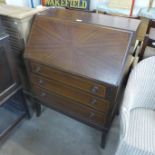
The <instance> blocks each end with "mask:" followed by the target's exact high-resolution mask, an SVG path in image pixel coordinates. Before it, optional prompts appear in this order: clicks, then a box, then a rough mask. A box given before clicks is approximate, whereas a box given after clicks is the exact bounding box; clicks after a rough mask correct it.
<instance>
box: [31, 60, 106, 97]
mask: <svg viewBox="0 0 155 155" xmlns="http://www.w3.org/2000/svg"><path fill="white" fill-rule="evenodd" d="M30 66H31V71H32V72H33V73H37V74H39V75H42V76H45V77H48V78H50V79H54V80H57V81H60V82H62V83H64V84H67V85H70V86H73V87H76V88H79V89H83V90H84V91H87V92H89V93H91V94H94V95H98V96H100V97H104V98H105V96H106V87H105V86H103V85H102V84H99V83H97V82H94V81H91V80H89V79H84V78H81V77H77V76H74V75H72V74H68V73H66V72H62V71H60V70H57V69H54V68H51V67H47V66H44V65H40V64H37V63H30Z"/></svg>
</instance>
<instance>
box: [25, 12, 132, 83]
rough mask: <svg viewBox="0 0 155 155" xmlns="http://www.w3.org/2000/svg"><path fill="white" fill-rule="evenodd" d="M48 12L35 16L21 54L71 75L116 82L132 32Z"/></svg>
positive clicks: (129, 44)
mask: <svg viewBox="0 0 155 155" xmlns="http://www.w3.org/2000/svg"><path fill="white" fill-rule="evenodd" d="M61 11H62V10H61ZM61 11H60V14H61V13H62V12H61ZM63 12H65V10H63ZM73 12H75V11H73ZM69 13H70V15H72V11H69V12H68V11H67V14H68V16H69ZM47 14H48V15H47ZM57 14H58V12H57ZM77 14H79V12H78V13H77ZM82 14H83V16H84V13H82ZM86 14H87V13H86ZM49 16H50V12H44V15H38V16H36V18H35V20H34V23H33V26H32V31H31V34H30V37H29V41H28V44H27V47H26V50H25V53H24V57H25V58H26V59H31V60H33V61H37V62H39V63H41V64H45V65H48V66H51V67H54V68H57V69H60V70H63V71H66V72H69V73H72V74H75V75H79V76H83V77H87V78H90V79H94V80H97V81H100V82H104V83H108V84H112V85H117V84H118V81H119V78H120V76H121V73H122V70H123V67H124V64H125V60H126V57H127V55H128V53H129V48H130V46H131V40H132V37H133V33H132V32H131V31H124V30H120V29H114V28H109V27H105V26H98V25H96V24H95V25H94V24H85V23H83V22H72V21H69V20H66V19H65V20H61V19H60V18H57V16H58V15H56V16H55V18H49ZM51 16H54V15H51ZM64 16H65V15H64ZM86 16H87V15H86ZM64 18H66V17H64ZM106 18H107V17H106ZM110 18H111V16H110ZM85 19H87V18H85Z"/></svg>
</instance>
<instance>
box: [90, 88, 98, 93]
mask: <svg viewBox="0 0 155 155" xmlns="http://www.w3.org/2000/svg"><path fill="white" fill-rule="evenodd" d="M98 90H99V87H98V86H94V87H93V88H92V90H91V92H92V93H94V94H96V93H97V92H98Z"/></svg>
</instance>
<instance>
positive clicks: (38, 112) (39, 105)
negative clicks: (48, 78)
mask: <svg viewBox="0 0 155 155" xmlns="http://www.w3.org/2000/svg"><path fill="white" fill-rule="evenodd" d="M35 107H36V116H37V117H39V116H40V115H41V104H39V103H35Z"/></svg>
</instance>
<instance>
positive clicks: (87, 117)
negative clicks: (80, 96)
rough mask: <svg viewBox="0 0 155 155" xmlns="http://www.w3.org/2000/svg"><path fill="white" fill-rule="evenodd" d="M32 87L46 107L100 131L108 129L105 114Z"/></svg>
mask: <svg viewBox="0 0 155 155" xmlns="http://www.w3.org/2000/svg"><path fill="white" fill-rule="evenodd" d="M32 87H33V91H34V92H35V95H36V96H37V98H38V99H39V100H41V101H42V102H43V103H45V105H47V106H49V107H51V108H54V109H56V110H58V111H61V112H63V113H65V114H67V115H70V116H72V117H75V118H76V119H80V120H81V121H84V122H85V123H88V124H92V125H93V126H95V127H96V128H98V129H100V130H103V129H104V128H105V127H106V124H107V123H106V122H107V119H106V117H107V116H106V115H104V114H103V113H101V112H98V111H95V110H93V109H91V108H89V107H85V106H83V105H81V104H79V103H77V102H75V101H72V100H68V99H67V98H63V97H61V96H58V95H56V94H54V93H52V92H49V91H46V90H45V89H41V88H40V87H38V86H32Z"/></svg>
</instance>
